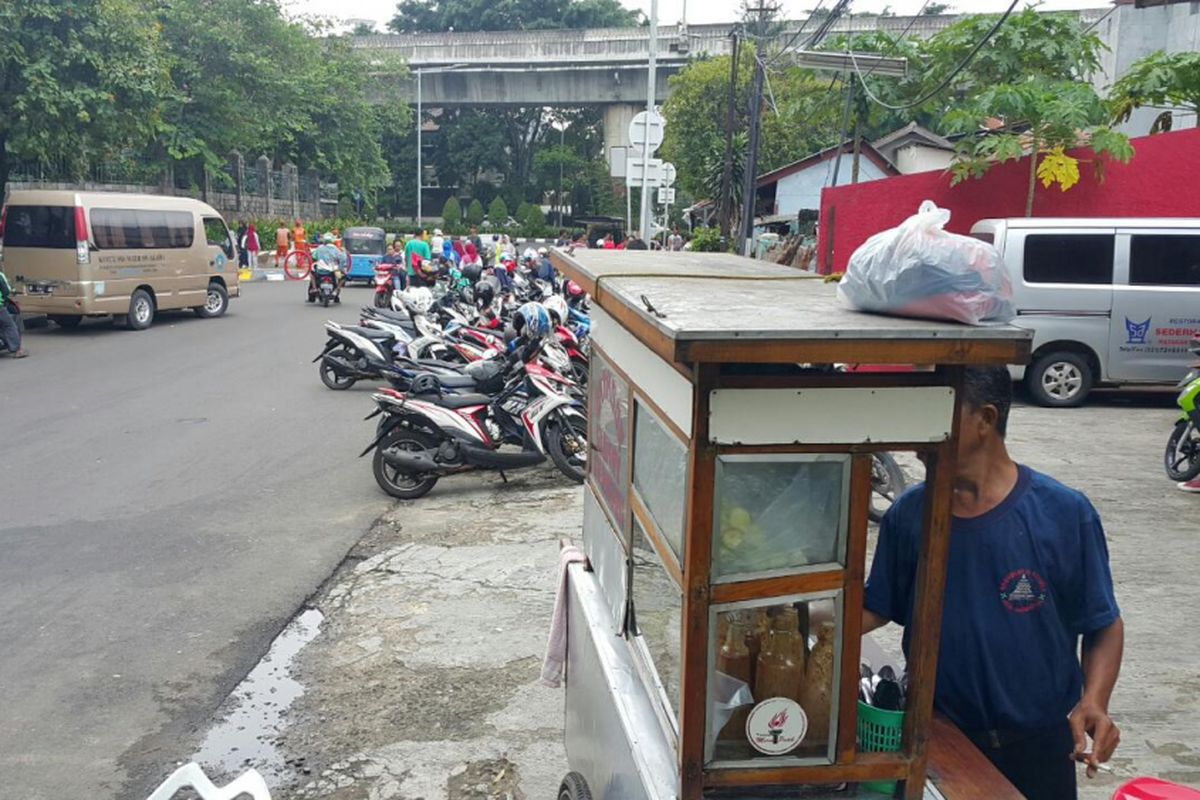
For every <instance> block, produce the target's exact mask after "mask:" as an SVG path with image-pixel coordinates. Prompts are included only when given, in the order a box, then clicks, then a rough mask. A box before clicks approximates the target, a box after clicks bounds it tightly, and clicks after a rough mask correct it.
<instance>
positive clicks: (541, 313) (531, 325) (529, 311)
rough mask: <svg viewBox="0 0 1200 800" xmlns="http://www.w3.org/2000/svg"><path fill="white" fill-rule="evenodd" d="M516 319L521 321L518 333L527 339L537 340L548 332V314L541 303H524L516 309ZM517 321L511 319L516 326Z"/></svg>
mask: <svg viewBox="0 0 1200 800" xmlns="http://www.w3.org/2000/svg"><path fill="white" fill-rule="evenodd" d="M516 316H517V317H519V318H520V319H521V320H522V323H521V324H520V326H519V327H518V331H519V332H520V333H521V334H522V335H523V336H525V337H526V338H529V339H537V338H538V337H540V336H545V335H546V334H547V333H549V332H550V312H548V311H546V307H545V306H544V305H542V304H541V303H526V304H525V305H523V306H521V307H520V308H518V309H517V314H516ZM516 322H517V320H516V319H515V318H514V319H513V324H514V325H516Z"/></svg>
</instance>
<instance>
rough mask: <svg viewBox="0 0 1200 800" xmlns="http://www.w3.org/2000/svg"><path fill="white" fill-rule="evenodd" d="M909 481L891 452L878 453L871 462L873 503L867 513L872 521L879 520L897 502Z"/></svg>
mask: <svg viewBox="0 0 1200 800" xmlns="http://www.w3.org/2000/svg"><path fill="white" fill-rule="evenodd" d="M905 486H907V483H906V481H905V479H904V472H903V471H902V470H901V469H900V465H899V464H897V463H896V459H894V458H892V456H891V454H890V453H876V454H875V457H874V459H873V462H872V464H871V505H870V508H869V509H868V511H867V515H868V516H869V517H870V518H871V521H872V522H879V521H881V520H882V519H883V515H884V514H886V513H887V510H888V509H889V508H891V507H892V503H894V502H896V498H898V497H899V496H900V495H901V494H903V493H904V488H905Z"/></svg>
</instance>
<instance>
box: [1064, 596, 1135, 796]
mask: <svg viewBox="0 0 1200 800" xmlns="http://www.w3.org/2000/svg"><path fill="white" fill-rule="evenodd" d="M1124 650H1125V623H1124V622H1123V621H1122V620H1121V619H1120V618H1119V617H1118V618H1117V620H1116V621H1115V622H1113V623H1112V624H1111V625H1109V626H1108V627H1107V628H1101V629H1100V630H1098V631H1096V632H1094V633H1090V634H1088V635H1087V636H1084V637H1083V659H1082V664H1083V697H1081V698H1080V700H1079V703H1078V704H1077V705H1076V706H1075V708H1074V710H1072V711H1071V716H1070V717H1069V720H1070V723H1071V733H1072V734H1074V736H1075V751H1074V752H1073V753H1072V754H1071V757H1072V758H1074V759H1075V760H1076V761H1082V762H1084V763H1085V764H1087V765H1088V769H1087V773H1088V777H1089V778H1092V777H1095V775H1096V768H1097V766H1098V765H1100V764H1103V763H1104V762H1106V761H1108V760H1109V759H1110V758H1111V757H1112V754H1113V752H1114V751H1115V750H1116V749H1117V745H1118V744H1119V743H1120V742H1121V731H1120V730H1119V729H1118V728H1117V726H1116V725H1115V724H1114V723H1113V721H1112V718H1111V717H1109V716H1108V702H1109V700H1110V699H1111V698H1112V693H1113V688H1114V687H1115V686H1116V684H1117V676H1118V675H1120V673H1121V656H1122V654H1123V652H1124ZM1088 736H1091V737H1092V750H1091V752H1088V751H1087V737H1088Z"/></svg>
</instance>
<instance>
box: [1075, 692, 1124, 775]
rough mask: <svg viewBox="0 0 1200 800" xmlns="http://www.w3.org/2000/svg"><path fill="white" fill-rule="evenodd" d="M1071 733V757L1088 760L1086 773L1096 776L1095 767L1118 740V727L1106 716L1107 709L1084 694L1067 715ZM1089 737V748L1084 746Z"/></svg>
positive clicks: (1096, 767)
mask: <svg viewBox="0 0 1200 800" xmlns="http://www.w3.org/2000/svg"><path fill="white" fill-rule="evenodd" d="M1067 720H1068V722H1070V724H1071V734H1072V735H1073V736H1074V737H1075V750H1074V751H1073V752H1072V753H1071V758H1073V759H1074V760H1076V761H1079V762H1082V763H1084V764H1087V776H1088V777H1089V778H1094V777H1096V770H1097V769H1098V768H1099V766H1100V765H1101V764H1103V763H1105V762H1106V761H1108V760H1109V759H1110V758H1112V754H1113V752H1114V751H1115V750H1116V749H1117V745H1118V744H1120V743H1121V731H1120V729H1119V728H1118V727H1117V726H1116V723H1114V722H1113V721H1112V718H1111V717H1110V716H1108V711H1107V710H1106V709H1104V708H1103V707H1102V706H1101V705H1100V704H1099V703H1098V702H1096V701H1094V700H1090V699H1089V698H1087V697H1084V698H1083V699H1082V700H1080V701H1079V704H1078V705H1076V706H1075V708H1074V709H1073V710H1072V711H1071V715H1070V716H1069V717H1068V718H1067ZM1089 736H1090V737H1092V749H1091V751H1090V752H1089V751H1088V749H1087V744H1088V737H1089Z"/></svg>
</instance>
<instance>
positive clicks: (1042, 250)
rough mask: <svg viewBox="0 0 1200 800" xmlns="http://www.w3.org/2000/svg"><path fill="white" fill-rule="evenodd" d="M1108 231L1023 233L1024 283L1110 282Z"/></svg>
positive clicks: (1110, 248)
mask: <svg viewBox="0 0 1200 800" xmlns="http://www.w3.org/2000/svg"><path fill="white" fill-rule="evenodd" d="M1114 241H1115V237H1114V236H1113V235H1112V234H1111V233H1076V234H1058V233H1053V234H1052V233H1037V234H1030V235H1028V236H1026V237H1025V281H1026V283H1101V284H1109V283H1112V278H1113V242H1114Z"/></svg>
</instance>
